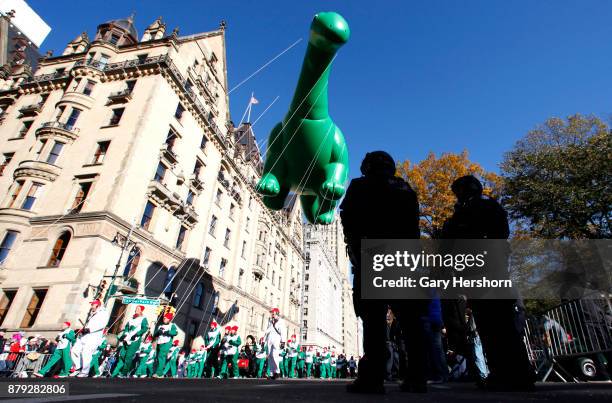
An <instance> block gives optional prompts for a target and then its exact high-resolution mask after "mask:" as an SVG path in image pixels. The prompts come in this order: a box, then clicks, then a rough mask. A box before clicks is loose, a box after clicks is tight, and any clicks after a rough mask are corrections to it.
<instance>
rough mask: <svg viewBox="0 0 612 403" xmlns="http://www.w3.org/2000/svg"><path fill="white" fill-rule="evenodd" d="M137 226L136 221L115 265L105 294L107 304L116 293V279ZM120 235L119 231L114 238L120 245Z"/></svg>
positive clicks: (114, 241)
mask: <svg viewBox="0 0 612 403" xmlns="http://www.w3.org/2000/svg"><path fill="white" fill-rule="evenodd" d="M135 226H136V222H135V221H134V222H132V226H131V227H130V230H129V231H128V234H127V237H126V238H125V240H124V242H123V245H122V247H121V254H120V255H119V259H117V264H116V265H115V271H114V272H113V275H112V277H111V281H110V285H109V286H108V289H107V290H106V293H105V294H104V305H106V303H107V302H108V299H109V298H110V296H111V293H114V288H115V279H116V278H117V273H118V272H119V267H121V261H122V260H123V255H124V254H125V251H126V250H127V249H128V248H129V247H130V245H132V244H134V243H133V242H130V237H131V236H132V232H134V227H135ZM120 236H121V235H120V234H119V233H118V232H117V235H115V239H113V243H115V244H117V245H120V244H121V239H120Z"/></svg>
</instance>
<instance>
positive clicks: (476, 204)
mask: <svg viewBox="0 0 612 403" xmlns="http://www.w3.org/2000/svg"><path fill="white" fill-rule="evenodd" d="M451 190H452V191H453V193H454V194H455V196H456V197H457V203H456V204H455V211H454V213H453V215H452V217H451V218H449V219H448V220H447V221H446V222H445V223H444V226H443V229H442V237H443V238H446V239H508V236H509V234H510V230H509V227H508V218H507V214H506V212H505V210H504V209H503V208H502V207H501V206H500V205H499V203H497V202H496V201H495V200H493V199H491V198H485V197H483V195H482V184H481V183H480V181H479V180H478V179H476V178H475V177H474V176H472V175H467V176H462V177H460V178H458V179H457V180H455V181H454V182H453V184H452V186H451ZM502 264H503V263H502ZM494 269H505V270H507V267H502V268H494ZM469 305H470V306H471V307H472V310H473V312H474V316H475V318H476V327H477V328H478V332H479V335H480V339H481V341H482V346H483V349H484V352H485V356H486V360H487V365H488V367H489V371H490V374H489V376H488V377H487V379H486V384H485V385H486V387H487V388H490V389H494V390H495V389H528V388H531V387H533V383H534V374H533V369H532V368H531V364H530V363H529V360H528V357H527V351H526V349H525V345H524V344H523V341H522V330H523V329H522V328H519V326H517V322H518V321H517V320H516V318H517V312H518V309H517V306H516V300H512V299H473V300H471V301H469Z"/></svg>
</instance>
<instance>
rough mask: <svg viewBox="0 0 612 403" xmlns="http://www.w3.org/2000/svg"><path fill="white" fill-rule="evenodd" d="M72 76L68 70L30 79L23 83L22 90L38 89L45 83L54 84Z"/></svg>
mask: <svg viewBox="0 0 612 403" xmlns="http://www.w3.org/2000/svg"><path fill="white" fill-rule="evenodd" d="M69 76H70V74H69V72H68V71H67V70H64V71H56V72H53V73H49V74H40V75H37V76H33V77H29V78H28V79H26V80H24V81H23V82H22V83H21V87H22V88H30V87H37V86H40V85H41V84H43V83H47V84H48V83H53V82H57V81H63V80H66V79H67V78H68V77H69Z"/></svg>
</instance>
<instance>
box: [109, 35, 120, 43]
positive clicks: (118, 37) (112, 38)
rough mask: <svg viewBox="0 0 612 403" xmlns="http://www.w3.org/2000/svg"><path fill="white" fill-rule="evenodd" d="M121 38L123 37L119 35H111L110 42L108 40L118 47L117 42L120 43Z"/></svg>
mask: <svg viewBox="0 0 612 403" xmlns="http://www.w3.org/2000/svg"><path fill="white" fill-rule="evenodd" d="M120 38H121V37H120V36H119V35H117V34H111V35H110V38H109V40H108V41H109V42H110V43H112V44H113V45H116V44H117V42H119V39H120Z"/></svg>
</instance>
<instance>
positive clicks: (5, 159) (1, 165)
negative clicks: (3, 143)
mask: <svg viewBox="0 0 612 403" xmlns="http://www.w3.org/2000/svg"><path fill="white" fill-rule="evenodd" d="M14 156H15V153H4V154H2V162H0V176H2V174H3V173H4V170H5V169H6V167H7V166H8V164H10V163H11V160H12V159H13V157H14Z"/></svg>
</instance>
